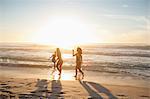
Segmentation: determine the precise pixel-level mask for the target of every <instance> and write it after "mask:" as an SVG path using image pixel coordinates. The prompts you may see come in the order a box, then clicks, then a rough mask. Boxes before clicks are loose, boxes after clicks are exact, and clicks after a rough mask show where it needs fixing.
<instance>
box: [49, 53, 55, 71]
mask: <svg viewBox="0 0 150 99" xmlns="http://www.w3.org/2000/svg"><path fill="white" fill-rule="evenodd" d="M51 58H52V62H53V63H54V70H55V68H56V66H55V63H56V52H54V53H53V54H52V56H51V57H50V59H51Z"/></svg>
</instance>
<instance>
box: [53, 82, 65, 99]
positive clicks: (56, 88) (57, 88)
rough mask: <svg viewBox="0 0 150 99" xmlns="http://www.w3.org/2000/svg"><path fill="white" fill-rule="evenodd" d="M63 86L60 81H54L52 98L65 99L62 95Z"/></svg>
mask: <svg viewBox="0 0 150 99" xmlns="http://www.w3.org/2000/svg"><path fill="white" fill-rule="evenodd" d="M61 90H62V85H61V82H60V80H53V81H52V94H51V95H50V98H53V99H58V98H59V99H63V96H62V94H64V93H63V92H62V91H61Z"/></svg>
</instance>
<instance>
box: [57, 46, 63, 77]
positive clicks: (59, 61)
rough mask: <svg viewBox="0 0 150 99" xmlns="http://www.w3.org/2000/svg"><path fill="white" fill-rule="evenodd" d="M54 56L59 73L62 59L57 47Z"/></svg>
mask: <svg viewBox="0 0 150 99" xmlns="http://www.w3.org/2000/svg"><path fill="white" fill-rule="evenodd" d="M56 57H57V59H56V60H57V63H56V67H57V70H58V71H59V75H61V71H62V64H63V60H62V57H61V52H60V49H59V48H56Z"/></svg>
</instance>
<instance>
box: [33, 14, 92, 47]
mask: <svg viewBox="0 0 150 99" xmlns="http://www.w3.org/2000/svg"><path fill="white" fill-rule="evenodd" d="M92 32H93V31H92V29H91V28H89V27H88V25H87V24H85V23H84V22H83V21H82V20H81V19H79V18H75V17H68V16H55V17H51V18H50V19H49V20H48V21H47V24H46V25H45V26H43V28H42V29H41V30H40V31H39V32H38V33H35V34H34V37H33V39H32V40H33V42H36V43H42V44H53V45H55V46H57V47H62V48H71V47H73V46H74V45H77V44H83V43H87V42H89V41H92V39H93V38H92V36H93V35H92Z"/></svg>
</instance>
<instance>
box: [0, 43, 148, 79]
mask: <svg viewBox="0 0 150 99" xmlns="http://www.w3.org/2000/svg"><path fill="white" fill-rule="evenodd" d="M80 47H81V48H82V49H83V64H82V68H83V70H86V71H95V72H102V73H116V74H119V73H124V74H131V75H135V76H138V77H141V78H146V79H150V45H144V44H89V45H87V44H86V45H80ZM55 49H56V46H52V45H40V44H29V43H28V44H23V43H0V67H5V66H7V67H8V66H10V67H14V66H19V67H31V68H49V67H52V66H53V63H52V61H51V60H49V57H50V56H51V55H52V54H53V52H54V51H55ZM60 50H61V52H62V57H63V61H64V64H63V68H69V69H74V66H75V57H73V56H72V49H71V48H70V49H63V48H60Z"/></svg>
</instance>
